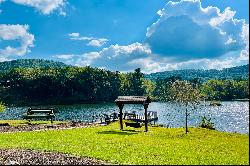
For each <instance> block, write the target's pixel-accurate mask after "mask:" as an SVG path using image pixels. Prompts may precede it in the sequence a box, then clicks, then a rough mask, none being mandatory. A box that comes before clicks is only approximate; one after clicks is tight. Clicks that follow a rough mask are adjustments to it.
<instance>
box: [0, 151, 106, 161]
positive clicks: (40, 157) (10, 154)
mask: <svg viewBox="0 0 250 166" xmlns="http://www.w3.org/2000/svg"><path fill="white" fill-rule="evenodd" d="M107 164H108V163H106V162H104V161H101V160H96V159H92V158H88V157H76V156H71V155H68V154H64V153H58V152H55V153H54V152H38V151H33V150H19V149H18V150H17V149H0V165H107ZM108 165H110V164H108Z"/></svg>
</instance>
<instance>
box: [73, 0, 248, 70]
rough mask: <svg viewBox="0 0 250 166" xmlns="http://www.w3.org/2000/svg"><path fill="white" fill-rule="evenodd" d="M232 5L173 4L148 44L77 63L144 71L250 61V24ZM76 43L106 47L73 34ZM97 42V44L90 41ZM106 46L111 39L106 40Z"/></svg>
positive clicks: (188, 0) (196, 0)
mask: <svg viewBox="0 0 250 166" xmlns="http://www.w3.org/2000/svg"><path fill="white" fill-rule="evenodd" d="M235 13H236V11H233V10H231V9H230V8H229V7H227V8H225V9H224V10H222V11H221V10H220V9H219V8H217V7H213V6H208V7H205V8H204V7H202V6H201V1H200V0H181V1H178V2H172V1H169V2H167V4H166V5H165V6H164V8H162V9H161V10H159V11H158V12H157V14H158V15H159V18H158V19H157V20H156V21H155V22H154V23H153V24H152V25H151V26H149V27H148V28H147V32H146V37H145V41H144V43H132V44H130V45H127V46H120V45H111V46H110V47H107V48H103V49H102V50H101V51H99V52H90V53H85V54H83V55H78V56H76V57H75V59H76V60H75V61H74V62H75V64H77V65H80V66H84V65H93V66H97V67H106V68H107V69H111V70H122V71H129V70H133V69H135V68H137V67H140V68H142V70H143V71H144V72H147V73H150V72H157V71H164V70H174V69H187V68H196V69H213V68H216V69H222V68H226V67H232V66H237V65H243V64H246V63H248V60H249V46H248V45H249V25H248V24H247V23H246V22H245V20H244V19H236V18H235ZM69 37H70V39H72V40H86V41H89V43H88V44H89V45H91V44H92V45H96V46H99V45H101V44H102V43H101V41H99V42H97V41H95V40H96V39H95V38H93V37H82V36H81V35H80V34H79V33H71V34H69ZM90 41H92V42H90ZM104 42H105V41H104Z"/></svg>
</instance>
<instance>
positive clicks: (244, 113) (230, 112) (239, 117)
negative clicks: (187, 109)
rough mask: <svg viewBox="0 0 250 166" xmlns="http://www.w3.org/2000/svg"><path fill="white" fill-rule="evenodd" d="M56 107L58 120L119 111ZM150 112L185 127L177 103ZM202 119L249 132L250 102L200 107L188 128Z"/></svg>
mask: <svg viewBox="0 0 250 166" xmlns="http://www.w3.org/2000/svg"><path fill="white" fill-rule="evenodd" d="M50 107H53V108H55V114H56V120H74V121H92V120H96V119H99V118H100V117H99V115H101V114H103V113H106V114H111V113H113V112H118V111H119V109H118V107H117V106H116V105H115V104H114V103H105V104H82V105H57V106H50ZM27 109H28V107H8V108H7V109H6V111H5V112H4V113H1V114H0V116H1V119H22V114H23V113H25V112H26V111H27ZM148 110H149V111H157V114H158V117H159V120H158V122H157V123H159V124H163V125H165V126H169V127H184V126H185V114H184V112H183V109H181V108H180V107H179V106H178V105H176V104H174V103H161V102H153V103H151V104H150V105H149V108H148ZM125 111H128V112H132V111H137V112H138V113H139V114H142V115H143V113H144V109H143V106H141V105H125V106H124V112H125ZM201 116H206V117H208V118H211V121H212V122H213V123H214V124H215V128H216V129H217V130H220V131H226V132H238V133H249V103H248V102H239V101H235V102H222V106H219V107H218V106H203V105H202V106H200V107H199V108H198V109H197V110H196V111H194V112H192V113H191V114H190V116H189V119H188V125H189V126H198V125H199V123H200V122H201Z"/></svg>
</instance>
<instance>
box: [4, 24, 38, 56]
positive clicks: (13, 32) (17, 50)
mask: <svg viewBox="0 0 250 166" xmlns="http://www.w3.org/2000/svg"><path fill="white" fill-rule="evenodd" d="M28 30H29V26H28V25H19V24H17V25H8V24H0V42H4V41H6V40H9V41H19V42H20V46H19V47H12V46H6V47H5V48H0V59H8V58H9V57H11V56H23V55H25V54H26V53H28V52H29V51H30V47H33V46H34V45H33V42H34V40H35V39H34V35H32V34H30V33H29V32H28ZM1 40H2V41H1Z"/></svg>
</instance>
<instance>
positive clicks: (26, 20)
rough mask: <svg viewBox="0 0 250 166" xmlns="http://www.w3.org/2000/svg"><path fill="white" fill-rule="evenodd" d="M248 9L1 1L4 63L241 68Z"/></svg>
mask: <svg viewBox="0 0 250 166" xmlns="http://www.w3.org/2000/svg"><path fill="white" fill-rule="evenodd" d="M209 6H210V7H209ZM248 6H249V2H248V1H247V0H237V1H235V0H220V1H218V0H200V1H199V0H197V1H185V0H184V1H176V0H175V1H170V2H169V1H166V0H136V1H135V0H123V1H121V0H78V1H77V0H51V1H49V0H34V1H30V0H0V61H6V60H13V59H20V58H44V59H51V60H56V61H62V62H64V63H67V64H72V65H77V66H86V65H90V66H95V67H100V68H105V69H109V70H120V71H131V70H134V69H135V68H137V67H140V68H142V70H143V71H144V72H146V73H151V72H157V71H164V70H175V69H186V68H198V69H211V68H215V69H222V68H224V67H232V66H237V65H243V64H247V63H248V61H249V47H248V45H249V17H248V13H249V7H248Z"/></svg>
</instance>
